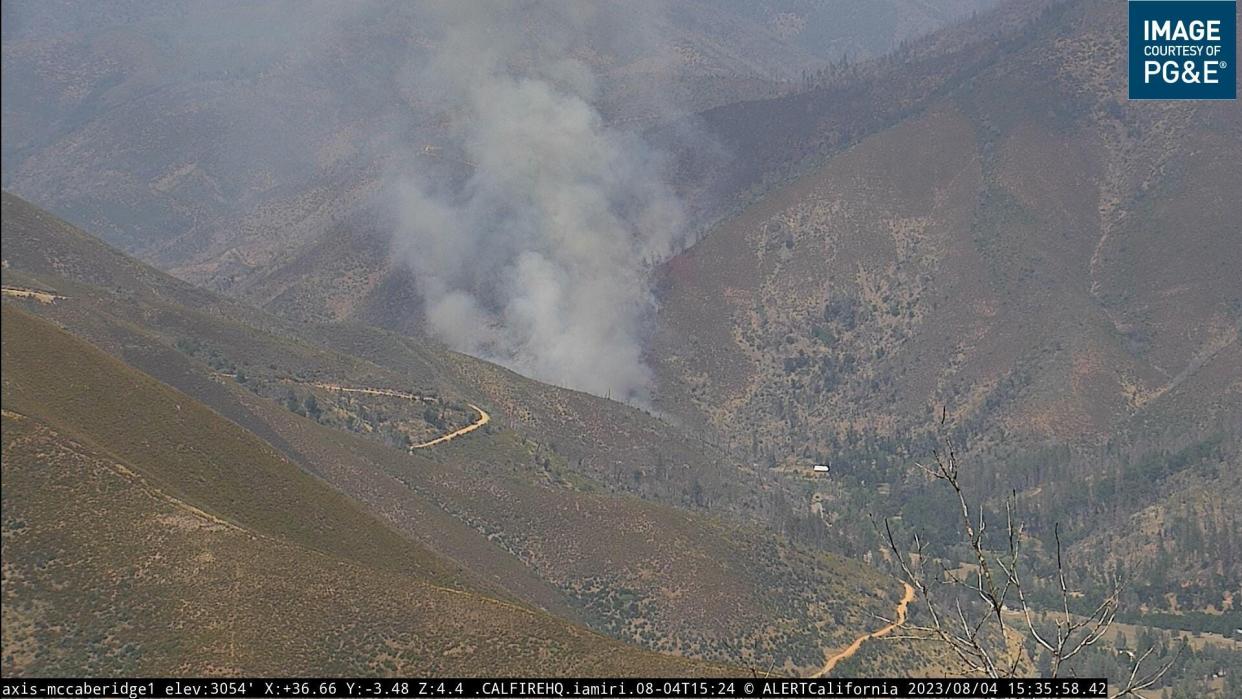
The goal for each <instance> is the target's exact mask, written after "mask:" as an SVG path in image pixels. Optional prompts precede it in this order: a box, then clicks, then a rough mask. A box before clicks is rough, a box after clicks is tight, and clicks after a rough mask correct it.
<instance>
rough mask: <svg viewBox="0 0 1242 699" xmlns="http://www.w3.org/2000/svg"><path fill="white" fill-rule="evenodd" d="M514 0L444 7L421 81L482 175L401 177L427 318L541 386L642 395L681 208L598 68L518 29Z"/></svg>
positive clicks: (407, 236)
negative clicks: (626, 127)
mask: <svg viewBox="0 0 1242 699" xmlns="http://www.w3.org/2000/svg"><path fill="white" fill-rule="evenodd" d="M512 7H513V6H512V5H508V4H506V5H504V6H503V7H502V6H499V5H497V4H482V3H469V4H466V3H460V4H453V5H449V6H443V7H439V8H438V10H437V11H438V13H439V14H440V15H441V20H442V25H441V26H443V27H444V35H443V36H442V37H440V38H439V41H437V42H436V45H435V48H434V49H433V51H432V56H431V58H430V59H429V61H428V62H427V63H426V66H425V69H424V70H422V71H420V74H419V75H418V77H417V84H418V87H417V89H418V90H421V91H422V92H423V94H424V95H425V96H426V98H427V99H429V100H431V101H433V102H435V103H437V104H443V105H446V107H447V113H448V114H450V115H451V118H452V121H453V124H454V127H453V128H454V139H455V140H456V141H457V143H455V144H452V147H454V148H459V149H460V152H461V153H463V154H464V157H463V158H462V159H463V160H465V161H467V162H469V163H470V165H471V166H472V167H473V170H472V173H471V174H470V175H469V177H468V178H466V180H465V181H464V182H459V183H458V184H457V185H455V186H452V187H445V186H444V185H439V186H437V184H436V181H433V180H432V179H431V178H430V177H426V176H423V177H419V176H407V177H406V178H404V179H403V181H402V183H401V185H400V186H399V187H398V201H399V206H398V213H399V219H398V220H399V227H400V230H399V232H398V236H397V241H398V249H399V250H401V251H402V253H403V254H404V256H405V259H406V260H408V263H409V264H410V265H411V267H412V270H413V272H414V275H415V277H416V279H417V283H418V285H419V290H420V292H421V295H422V298H423V302H424V304H425V307H424V309H423V310H424V316H425V318H426V321H427V323H428V325H429V327H430V328H431V330H432V331H433V332H434V333H435V334H436V335H438V336H439V337H440V338H441V339H443V340H444V341H445V342H447V343H448V344H449V345H450V346H452V347H454V348H455V349H458V350H460V351H463V352H466V353H469V354H472V355H475V356H479V357H483V358H486V359H489V360H492V361H497V362H499V363H501V364H504V365H506V366H509V367H511V368H513V369H515V370H517V371H519V372H521V373H523V374H526V375H528V376H531V377H533V378H536V379H539V380H542V381H547V382H550V383H554V384H558V385H562V386H567V387H571V388H576V389H580V390H584V391H589V392H592V393H596V394H599V395H608V394H610V395H611V396H613V397H614V398H619V399H636V400H643V399H644V398H645V397H646V392H647V389H648V386H649V383H650V378H651V377H650V374H649V371H648V368H647V367H646V366H645V365H644V363H643V358H642V346H643V336H644V325H645V323H646V321H647V320H648V319H649V318H650V317H651V314H652V311H653V310H654V300H653V297H652V294H651V291H650V285H649V279H648V276H649V271H650V268H651V266H652V265H653V264H654V263H656V262H658V261H661V260H663V259H665V258H667V257H668V256H669V255H670V253H671V252H672V251H673V247H674V245H675V244H677V242H678V241H679V240H680V239H681V235H682V232H683V229H684V222H683V215H682V211H681V208H680V206H679V204H678V202H677V200H676V199H675V197H674V196H673V195H672V194H671V192H670V190H669V188H668V187H667V186H666V185H665V184H664V183H663V181H662V177H661V172H662V170H663V169H664V168H663V163H662V162H661V159H660V157H659V154H658V153H655V152H653V151H652V149H650V148H649V147H647V146H646V145H645V144H644V143H643V142H642V140H641V138H640V137H639V136H638V135H636V134H634V133H629V132H623V131H619V130H616V129H612V128H609V126H608V125H607V124H605V123H604V120H603V119H602V118H601V115H600V113H599V112H598V111H597V110H596V109H595V108H594V107H593V106H592V100H593V98H594V97H595V95H596V82H595V76H594V75H593V74H592V71H591V69H590V68H589V66H587V65H586V64H585V63H584V62H582V61H580V60H576V59H575V58H574V57H573V56H571V55H569V53H568V52H567V51H566V50H565V49H564V47H553V46H549V43H548V42H547V41H546V40H544V41H540V42H539V44H538V45H529V44H524V43H523V41H522V40H521V39H520V38H513V37H515V36H518V37H520V35H521V30H520V28H519V26H518V23H520V18H519V17H514V16H513V15H512V9H511V8H512ZM557 7H559V8H560V10H558V11H559V12H571V13H572V12H575V9H574V5H573V4H572V3H561V4H558V5H557ZM562 19H563V20H564V21H565V22H566V23H568V24H576V23H582V22H589V21H591V17H589V16H568V17H563V18H562Z"/></svg>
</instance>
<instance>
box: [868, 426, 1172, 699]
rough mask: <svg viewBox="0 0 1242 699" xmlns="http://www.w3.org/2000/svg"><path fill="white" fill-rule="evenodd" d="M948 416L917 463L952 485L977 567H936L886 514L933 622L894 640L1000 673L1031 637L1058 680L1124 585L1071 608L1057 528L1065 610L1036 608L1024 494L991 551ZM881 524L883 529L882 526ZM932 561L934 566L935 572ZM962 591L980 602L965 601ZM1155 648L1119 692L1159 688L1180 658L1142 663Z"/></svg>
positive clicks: (1008, 504)
mask: <svg viewBox="0 0 1242 699" xmlns="http://www.w3.org/2000/svg"><path fill="white" fill-rule="evenodd" d="M945 417H946V415H945V413H944V412H942V413H941V418H940V424H939V426H938V428H937V434H938V440H937V441H938V448H937V449H936V450H935V451H934V452H933V462H932V463H931V464H924V463H919V462H916V463H915V465H916V466H917V467H918V468H919V469H921V470H922V472H923V473H924V474H925V475H927V476H928V477H929V478H930V479H931V481H932V482H940V483H942V484H944V485H946V486H948V487H949V488H950V489H951V490H952V492H953V494H954V495H955V496H956V500H957V502H956V505H957V506H958V507H957V510H958V511H957V514H956V517H958V518H959V521H960V524H961V526H962V528H963V533H964V538H965V543H966V544H967V545H968V546H969V547H970V550H971V552H972V554H973V558H974V559H975V560H974V563H972V564H971V566H970V567H971V568H973V570H971V571H970V572H969V573H966V574H962V573H959V572H956V571H951V570H949V569H948V568H947V567H946V566H945V565H944V562H943V561H942V560H940V559H935V562H934V564H933V563H932V560H933V557H932V556H930V555H929V554H928V552H927V545H926V542H925V540H924V539H923V538H922V537H921V536H920V535H919V534H918V533H917V532H916V533H914V535H913V540H912V545H911V546H909V547H905V548H903V547H902V546H901V545H899V544H898V542H897V537H896V536H895V535H894V534H893V530H892V527H891V526H890V523H889V520H888V519H887V518H885V519H884V522H883V531H882V532H879V533H880V535H881V537H882V538H883V540H884V541H885V544H886V545H887V547H888V550H889V552H890V553H891V554H892V556H893V557H894V559H895V561H896V564H897V566H898V568H899V569H900V574H901V576H902V577H903V578H904V579H905V581H906V582H908V583H909V584H910V585H911V586H913V587H914V589H915V591H916V592H917V593H918V597H919V599H920V600H921V601H922V606H923V607H924V609H925V610H926V618H927V619H928V621H927V622H926V623H922V624H915V623H912V622H907V624H906V625H905V629H906V631H907V633H906V634H904V635H901V636H890V638H906V639H917V640H929V639H930V640H933V641H936V642H938V643H941V644H943V645H944V646H947V647H948V648H949V649H950V650H951V651H952V652H953V654H954V655H955V656H956V657H957V658H958V659H959V660H960V661H961V662H962V663H963V664H964V665H965V667H967V668H969V670H970V671H971V672H973V673H977V674H980V675H984V676H988V677H994V678H1003V677H1014V676H1016V675H1018V674H1019V665H1020V663H1021V659H1022V657H1023V648H1024V641H1028V640H1029V641H1033V643H1034V644H1035V646H1036V647H1037V648H1040V649H1042V650H1043V651H1044V652H1046V653H1047V654H1048V656H1049V658H1050V671H1049V672H1050V675H1051V676H1052V677H1057V676H1059V675H1061V674H1063V673H1066V672H1067V671H1068V672H1070V673H1072V669H1070V666H1069V665H1068V663H1069V661H1071V660H1072V659H1073V658H1074V657H1076V656H1078V655H1079V654H1080V653H1082V652H1083V651H1084V650H1086V649H1087V648H1090V647H1092V646H1094V645H1095V644H1096V643H1098V642H1099V641H1100V640H1101V639H1102V638H1103V637H1104V636H1105V635H1106V634H1107V633H1108V630H1109V628H1110V627H1111V626H1112V624H1113V621H1114V619H1115V618H1116V614H1117V608H1118V604H1119V601H1120V598H1121V592H1122V589H1123V588H1124V585H1123V584H1122V583H1121V581H1119V580H1117V579H1116V578H1114V579H1113V580H1112V592H1111V593H1110V594H1108V596H1106V597H1105V598H1104V599H1103V600H1101V601H1100V602H1099V604H1098V605H1096V606H1095V607H1094V609H1093V611H1092V612H1091V613H1090V614H1088V615H1079V614H1073V613H1071V612H1070V599H1071V598H1072V597H1075V596H1077V595H1078V594H1079V593H1078V592H1076V591H1074V590H1071V589H1070V586H1069V584H1068V583H1067V581H1066V575H1065V565H1064V561H1063V558H1062V548H1061V533H1060V528H1059V527H1054V530H1053V532H1054V539H1055V541H1056V551H1055V554H1056V574H1055V578H1056V582H1055V584H1056V586H1057V587H1058V588H1059V594H1060V602H1061V604H1060V605H1059V609H1056V610H1049V613H1048V614H1047V615H1041V614H1040V613H1039V612H1038V611H1037V610H1035V609H1033V608H1032V605H1031V603H1030V601H1029V599H1028V592H1029V590H1028V588H1027V586H1026V584H1025V581H1027V580H1030V579H1031V578H1030V577H1029V576H1030V575H1031V573H1030V572H1029V571H1028V570H1026V569H1025V568H1024V567H1023V565H1022V564H1023V557H1022V555H1021V554H1022V545H1023V539H1024V533H1023V528H1022V523H1021V522H1019V521H1018V520H1017V518H1016V516H1015V509H1016V504H1017V493H1016V492H1011V493H1010V494H1009V496H1008V497H1007V498H1006V499H1005V528H1006V529H1005V533H1006V535H1007V536H1006V546H1005V548H1004V549H1002V550H1000V551H991V550H989V549H988V548H987V546H986V545H985V542H984V536H985V533H986V532H987V527H988V521H987V517H986V516H985V514H984V508H983V506H982V504H972V503H971V501H970V499H969V498H968V497H967V495H966V493H965V491H964V490H963V488H962V480H961V469H960V464H959V461H958V455H957V448H956V447H955V445H954V444H953V441H952V438H951V437H950V436H949V434H948V432H947V431H946V430H945ZM873 523H874V518H873ZM876 528H877V531H879V526H878V525H877V526H876ZM933 565H934V568H935V570H930V568H932V567H933ZM938 591H947V592H951V593H953V598H952V600H953V601H952V602H951V603H949V602H946V601H944V600H943V599H942V598H941V597H940V596H939V594H938ZM963 596H964V597H966V598H967V599H973V600H975V601H976V602H975V603H974V604H973V605H972V604H969V603H968V604H966V605H963V604H962V597H963ZM1011 607H1012V608H1013V609H1012V611H1011ZM1006 614H1009V615H1010V616H1011V617H1012V622H1011V623H1006V619H1005V617H1006ZM1044 617H1048V618H1050V619H1051V621H1052V627H1053V628H1052V629H1051V630H1049V629H1048V628H1047V627H1046V626H1045V628H1044V629H1043V630H1041V629H1040V627H1039V626H1037V624H1036V621H1037V620H1039V621H1045V619H1044ZM1154 651H1155V646H1154V645H1153V646H1152V647H1151V648H1148V649H1147V650H1146V651H1144V652H1143V653H1141V654H1139V655H1136V656H1135V657H1134V659H1133V666H1132V667H1131V670H1130V672H1129V674H1128V676H1127V677H1125V681H1124V683H1123V684H1122V686H1121V687H1120V688H1116V689H1115V690H1114V693H1113V694H1112V696H1114V697H1125V696H1137V695H1138V692H1140V691H1141V690H1144V689H1147V688H1149V687H1151V686H1153V685H1155V684H1156V683H1157V682H1159V681H1160V679H1161V678H1162V677H1164V676H1165V675H1166V674H1167V673H1168V672H1169V670H1170V668H1172V666H1173V664H1174V663H1175V662H1176V661H1177V657H1178V656H1177V655H1175V656H1174V657H1173V658H1172V659H1171V660H1169V661H1168V662H1166V663H1163V664H1161V665H1160V666H1159V667H1156V668H1153V669H1150V670H1146V671H1145V670H1144V669H1143V664H1144V663H1145V661H1147V660H1148V659H1149V658H1150V656H1151V655H1152V653H1153V652H1154ZM1179 654H1180V650H1179Z"/></svg>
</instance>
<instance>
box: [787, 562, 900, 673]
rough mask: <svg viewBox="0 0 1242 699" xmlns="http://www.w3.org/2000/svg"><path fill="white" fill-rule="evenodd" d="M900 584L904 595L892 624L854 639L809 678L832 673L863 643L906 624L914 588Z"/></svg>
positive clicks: (898, 604)
mask: <svg viewBox="0 0 1242 699" xmlns="http://www.w3.org/2000/svg"><path fill="white" fill-rule="evenodd" d="M902 584H903V585H905V586H906V593H905V594H904V595H903V596H902V598H901V601H900V602H898V603H897V618H896V619H894V620H893V623H891V624H889V625H888V626H885V627H882V628H880V629H877V630H875V631H872V632H871V633H866V634H863V635H861V636H859V637H858V638H856V639H854V642H853V643H851V644H849V645H848V646H846V648H845V650H843V651H841V652H840V653H837V654H836V655H833V656H832V657H830V658H828V660H827V661H825V662H824V666H823V667H821V668H820V669H819V670H818V671H816V672H815V674H813V675H811V677H823V676H824V675H826V674H828V673H829V672H832V668H834V667H836V666H837V663H839V662H841V661H842V660H845V659H846V658H849V657H850V656H852V655H854V654H855V653H857V652H858V649H859V648H862V644H863V643H865V642H867V641H868V640H870V639H872V638H879V637H880V636H887V635H888V634H890V633H892V632H893V629H896V628H897V627H899V626H901V625H902V624H904V623H906V609H907V608H909V606H910V603H911V602H913V601H914V588H913V587H910V585H909V583H902Z"/></svg>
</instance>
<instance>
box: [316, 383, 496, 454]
mask: <svg viewBox="0 0 1242 699" xmlns="http://www.w3.org/2000/svg"><path fill="white" fill-rule="evenodd" d="M308 385H310V386H314V387H316V388H324V389H327V390H330V391H340V392H342V393H362V394H366V395H370V396H390V397H392V398H404V399H405V400H411V401H427V400H433V399H432V398H429V397H427V396H419V395H415V394H413V393H406V392H404V391H394V390H392V389H389V388H350V387H348V386H341V385H340V384H334V383H310V384H308ZM466 405H469V406H470V408H471V409H472V410H474V411H475V412H476V413H478V414H479V416H478V418H476V419H475V421H474V422H472V423H470V424H469V425H466V426H465V427H463V428H461V429H459V430H453V431H452V432H449V433H448V434H443V435H440V436H439V437H436V438H435V439H433V440H431V441H429V442H422V443H420V444H412V445H410V449H411V450H414V449H426V448H427V447H434V446H436V445H437V444H444V443H445V442H450V441H452V440H454V439H457V438H458V437H461V436H462V435H467V434H470V433H471V432H474V431H475V430H477V429H479V428H480V427H482V426H484V425H486V424H487V423H489V422H491V421H492V416H491V415H488V414H487V411H486V410H484V409H482V408H480V407H479V406H477V405H475V404H474V403H467V404H466Z"/></svg>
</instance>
